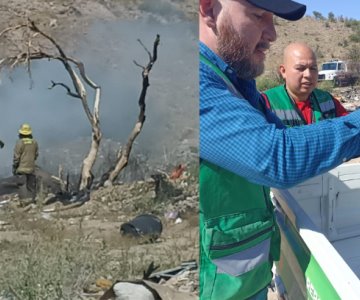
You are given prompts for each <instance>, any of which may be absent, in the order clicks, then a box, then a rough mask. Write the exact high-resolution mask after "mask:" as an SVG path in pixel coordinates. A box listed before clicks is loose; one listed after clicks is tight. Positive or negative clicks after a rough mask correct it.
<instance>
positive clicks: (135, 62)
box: [133, 60, 145, 70]
mask: <svg viewBox="0 0 360 300" xmlns="http://www.w3.org/2000/svg"><path fill="white" fill-rule="evenodd" d="M133 62H134V64H135V65H136V66H138V67H140V68H141V69H143V70H144V69H145V67H144V66H142V65H140V64H139V63H138V62H137V61H136V60H133Z"/></svg>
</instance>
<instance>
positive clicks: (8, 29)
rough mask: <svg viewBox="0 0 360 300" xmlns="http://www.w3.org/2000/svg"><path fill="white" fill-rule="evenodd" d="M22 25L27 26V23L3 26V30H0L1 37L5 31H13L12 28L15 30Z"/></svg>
mask: <svg viewBox="0 0 360 300" xmlns="http://www.w3.org/2000/svg"><path fill="white" fill-rule="evenodd" d="M22 27H27V25H26V24H20V25H16V26H12V27H8V28H5V29H4V30H3V31H1V32H0V37H2V36H3V35H4V34H5V33H7V32H9V31H14V30H17V29H19V28H22Z"/></svg>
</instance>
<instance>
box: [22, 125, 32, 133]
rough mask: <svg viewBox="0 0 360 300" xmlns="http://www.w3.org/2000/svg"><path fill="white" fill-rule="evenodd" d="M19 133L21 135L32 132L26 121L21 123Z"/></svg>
mask: <svg viewBox="0 0 360 300" xmlns="http://www.w3.org/2000/svg"><path fill="white" fill-rule="evenodd" d="M19 133H20V134H22V135H30V134H31V133H32V130H31V127H30V125H29V124H26V123H24V124H22V125H21V127H20V129H19Z"/></svg>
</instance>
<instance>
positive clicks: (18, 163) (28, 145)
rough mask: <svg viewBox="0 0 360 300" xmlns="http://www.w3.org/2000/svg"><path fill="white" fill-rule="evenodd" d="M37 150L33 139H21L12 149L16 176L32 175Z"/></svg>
mask: <svg viewBox="0 0 360 300" xmlns="http://www.w3.org/2000/svg"><path fill="white" fill-rule="evenodd" d="M38 155H39V148H38V144H37V142H36V140H34V139H33V138H21V139H19V140H18V141H17V142H16V145H15V149H14V159H13V169H14V170H15V172H16V173H17V174H32V173H34V170H35V160H36V158H37V157H38Z"/></svg>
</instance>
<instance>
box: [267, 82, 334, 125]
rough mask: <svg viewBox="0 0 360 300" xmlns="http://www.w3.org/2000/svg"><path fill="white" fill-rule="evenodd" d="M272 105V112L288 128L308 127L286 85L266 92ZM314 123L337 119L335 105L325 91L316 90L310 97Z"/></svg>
mask: <svg viewBox="0 0 360 300" xmlns="http://www.w3.org/2000/svg"><path fill="white" fill-rule="evenodd" d="M264 94H265V95H266V96H267V98H268V100H269V103H270V105H271V110H272V111H273V112H274V113H275V114H276V115H277V116H278V117H279V119H280V120H281V121H282V122H283V123H284V124H285V125H287V126H299V125H306V123H305V121H304V119H303V118H302V117H301V116H300V115H299V113H298V111H297V109H296V108H295V106H294V105H295V104H294V103H293V101H292V100H291V99H290V97H289V95H288V93H287V92H286V89H285V85H281V86H277V87H275V88H272V89H269V90H267V91H265V92H264ZM310 102H311V106H312V109H313V117H314V120H313V121H314V122H317V121H320V120H323V119H331V118H335V117H336V112H335V103H334V100H333V98H332V96H331V95H330V94H329V93H328V92H325V91H321V90H319V89H314V91H313V92H312V93H311V95H310Z"/></svg>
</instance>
